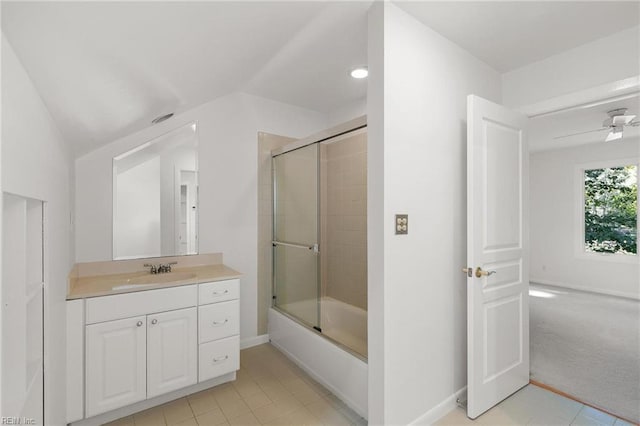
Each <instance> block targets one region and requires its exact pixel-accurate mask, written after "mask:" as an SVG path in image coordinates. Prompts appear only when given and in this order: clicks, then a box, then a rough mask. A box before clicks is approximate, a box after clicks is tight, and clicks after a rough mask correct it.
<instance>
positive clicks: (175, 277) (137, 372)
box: [67, 255, 240, 424]
mask: <svg viewBox="0 0 640 426" xmlns="http://www.w3.org/2000/svg"><path fill="white" fill-rule="evenodd" d="M173 261H177V262H178V264H177V265H173V266H174V268H173V270H171V272H166V273H162V274H150V273H149V272H145V271H144V270H143V269H142V265H143V264H145V263H147V264H149V263H150V264H153V265H155V264H158V265H160V264H162V265H168V264H169V263H170V262H173ZM107 272H112V273H107ZM239 277H240V273H238V272H237V271H234V270H233V269H230V268H228V267H226V266H224V265H223V264H222V256H221V255H197V256H187V257H171V258H156V259H137V260H125V261H113V262H94V263H85V264H77V265H76V266H75V267H74V269H73V270H72V272H71V274H70V277H69V292H68V296H67V382H68V383H67V416H68V417H67V422H69V423H72V422H77V421H82V422H81V423H86V424H93V423H97V424H99V423H101V422H103V421H105V420H107V421H108V420H110V419H111V418H113V419H115V418H117V417H122V416H124V415H128V414H131V413H133V412H136V411H140V410H142V409H146V408H149V407H152V406H155V405H158V404H162V403H164V402H166V401H169V400H172V399H175V398H179V397H181V396H184V395H188V394H190V393H193V392H197V391H199V390H202V389H205V388H208V387H211V386H215V385H218V384H221V383H224V382H228V381H231V380H234V379H235V372H236V370H238V369H239V368H240V341H239V330H240V324H239V321H240V318H239V297H240V280H239ZM114 410H117V411H114ZM104 413H107V414H106V415H105V414H104ZM98 415H102V416H101V417H99V418H98V417H95V416H98ZM83 419H84V420H83ZM92 419H93V420H95V421H92Z"/></svg>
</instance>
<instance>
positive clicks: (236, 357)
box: [198, 336, 240, 382]
mask: <svg viewBox="0 0 640 426" xmlns="http://www.w3.org/2000/svg"><path fill="white" fill-rule="evenodd" d="M198 364H199V367H200V368H199V372H200V373H199V377H198V379H199V381H201V382H202V381H205V380H209V379H213V378H214V377H218V376H222V375H223V374H227V373H231V372H234V371H236V370H239V369H240V337H238V336H233V337H228V338H226V339H222V340H216V341H214V342H209V343H204V344H202V345H200V358H199V362H198Z"/></svg>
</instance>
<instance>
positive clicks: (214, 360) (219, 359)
mask: <svg viewBox="0 0 640 426" xmlns="http://www.w3.org/2000/svg"><path fill="white" fill-rule="evenodd" d="M227 359H229V355H225V356H221V357H219V358H214V359H213V363H214V364H215V363H216V362H222V361H226V360H227Z"/></svg>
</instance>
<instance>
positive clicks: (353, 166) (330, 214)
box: [320, 133, 367, 310]
mask: <svg viewBox="0 0 640 426" xmlns="http://www.w3.org/2000/svg"><path fill="white" fill-rule="evenodd" d="M366 137H367V136H366V133H363V134H359V135H355V136H352V137H350V138H348V139H343V140H340V141H337V142H333V143H330V144H326V145H324V144H323V145H321V147H320V158H321V163H320V167H321V174H320V175H321V179H322V182H321V194H320V196H321V199H320V201H321V229H322V232H321V235H320V244H321V245H320V247H321V250H322V252H323V254H324V255H323V256H322V257H321V265H320V267H321V271H322V274H321V277H322V283H321V285H322V296H328V297H332V298H334V299H337V300H340V301H342V302H345V303H348V304H350V305H353V306H357V307H359V308H362V309H365V310H366V309H367V139H366Z"/></svg>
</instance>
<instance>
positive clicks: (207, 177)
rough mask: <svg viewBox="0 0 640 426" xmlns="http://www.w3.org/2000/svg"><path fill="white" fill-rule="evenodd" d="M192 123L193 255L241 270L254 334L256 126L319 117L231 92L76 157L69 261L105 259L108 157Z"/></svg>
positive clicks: (247, 324) (316, 121)
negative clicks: (195, 169) (196, 200)
mask: <svg viewBox="0 0 640 426" xmlns="http://www.w3.org/2000/svg"><path fill="white" fill-rule="evenodd" d="M194 120H195V121H197V122H198V138H199V140H198V155H199V158H198V164H199V185H200V211H199V217H200V219H199V252H200V253H212V252H222V253H224V262H225V264H227V265H228V266H230V267H232V268H234V269H237V270H238V271H240V272H242V273H243V274H244V275H243V277H242V281H241V282H242V290H241V330H240V335H241V338H243V339H247V338H251V337H254V336H256V333H257V331H256V330H257V328H256V327H257V244H258V226H257V223H258V164H257V160H258V142H257V141H258V131H264V132H268V133H275V134H281V135H287V136H292V137H297V138H301V137H304V136H307V135H309V134H311V133H314V132H316V131H319V130H322V129H324V128H325V127H326V124H327V119H326V116H325V115H324V114H320V113H318V112H315V111H310V110H306V109H302V108H298V107H294V106H291V105H286V104H282V103H279V102H274V101H271V100H267V99H264V98H259V97H255V96H251V95H247V94H243V93H235V94H232V95H229V96H225V97H222V98H219V99H216V100H214V101H212V102H209V103H207V104H204V105H202V106H200V107H198V108H194V109H192V110H190V111H186V112H184V113H182V114H180V115H177V116H175V117H173V118H172V119H171V120H168V121H165V122H163V123H161V124H159V125H156V126H153V127H150V128H148V129H145V130H143V131H141V132H138V133H134V134H132V135H130V136H127V137H124V138H121V139H118V140H116V141H114V142H112V143H110V144H109V145H106V146H104V147H102V148H100V149H98V150H96V151H93V152H91V153H89V154H87V155H85V156H83V157H80V158H78V159H77V160H76V246H77V250H76V252H77V255H76V260H77V261H78V262H87V261H97V260H109V259H111V232H112V231H111V229H112V224H111V212H112V206H111V204H112V198H111V193H112V188H111V187H112V176H111V174H112V167H111V161H112V157H113V156H114V155H117V154H119V153H122V152H124V151H127V150H128V149H131V148H133V147H135V146H137V145H140V144H142V143H145V142H147V141H148V140H151V139H153V138H154V137H157V136H159V135H161V134H163V133H166V132H167V131H170V130H172V129H174V128H178V127H180V126H182V125H185V124H188V123H190V122H192V121H194Z"/></svg>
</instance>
